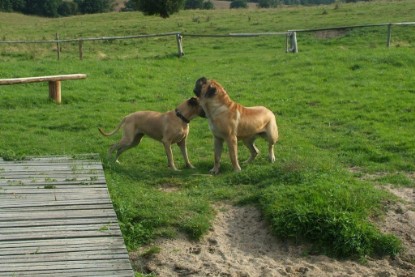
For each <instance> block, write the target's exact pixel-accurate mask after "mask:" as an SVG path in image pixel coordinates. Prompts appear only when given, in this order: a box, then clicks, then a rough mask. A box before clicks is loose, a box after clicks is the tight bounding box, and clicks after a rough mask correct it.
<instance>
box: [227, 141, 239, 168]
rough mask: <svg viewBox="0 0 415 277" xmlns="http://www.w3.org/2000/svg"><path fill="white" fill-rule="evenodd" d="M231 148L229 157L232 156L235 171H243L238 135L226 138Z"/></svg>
mask: <svg viewBox="0 0 415 277" xmlns="http://www.w3.org/2000/svg"><path fill="white" fill-rule="evenodd" d="M226 142H227V144H228V148H229V157H230V158H231V162H232V166H233V169H234V170H235V171H241V167H240V166H239V162H238V139H237V138H236V136H230V137H228V138H227V139H226Z"/></svg>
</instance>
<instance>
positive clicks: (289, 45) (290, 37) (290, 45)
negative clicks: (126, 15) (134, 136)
mask: <svg viewBox="0 0 415 277" xmlns="http://www.w3.org/2000/svg"><path fill="white" fill-rule="evenodd" d="M395 25H396V26H415V22H395V23H378V24H362V25H351V26H337V27H323V28H314V29H296V30H288V31H286V32H262V33H229V34H189V33H182V32H169V33H161V34H145V35H131V36H109V37H84V38H74V39H59V36H58V34H56V39H54V40H3V41H0V45H1V44H56V46H57V47H56V49H57V50H56V52H57V56H58V59H59V57H60V48H61V47H60V44H62V43H78V44H79V58H80V59H81V60H82V58H83V43H84V42H88V41H111V40H126V39H143V38H154V37H166V36H174V37H176V41H177V48H178V56H179V57H181V56H183V55H184V51H183V37H201V38H227V37H228V38H249V37H260V36H280V35H284V36H286V52H287V53H288V52H291V53H297V52H298V45H297V33H305V32H318V31H329V30H344V29H355V28H368V27H382V26H386V27H387V42H386V46H387V47H390V42H391V34H392V26H395Z"/></svg>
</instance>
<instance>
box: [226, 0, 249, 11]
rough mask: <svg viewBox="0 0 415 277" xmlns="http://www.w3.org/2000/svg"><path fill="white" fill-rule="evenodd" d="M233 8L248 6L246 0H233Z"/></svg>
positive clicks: (231, 6)
mask: <svg viewBox="0 0 415 277" xmlns="http://www.w3.org/2000/svg"><path fill="white" fill-rule="evenodd" d="M230 8H231V9H240V8H248V3H247V2H246V0H233V1H232V2H231V5H230Z"/></svg>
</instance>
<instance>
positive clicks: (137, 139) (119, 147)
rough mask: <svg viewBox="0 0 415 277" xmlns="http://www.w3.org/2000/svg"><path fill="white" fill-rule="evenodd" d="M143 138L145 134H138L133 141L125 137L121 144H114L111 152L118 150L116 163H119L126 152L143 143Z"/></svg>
mask: <svg viewBox="0 0 415 277" xmlns="http://www.w3.org/2000/svg"><path fill="white" fill-rule="evenodd" d="M143 137H144V134H143V133H138V134H136V135H135V137H134V139H133V140H132V141H131V139H129V138H127V137H124V138H122V139H121V141H120V142H119V143H116V144H114V145H113V146H112V147H111V149H110V150H111V151H114V150H115V149H116V150H117V154H116V155H115V162H117V163H119V160H118V158H119V157H120V155H121V154H122V153H123V152H125V151H126V150H128V149H130V148H133V147H135V146H137V145H138V144H139V143H140V142H141V139H142V138H143Z"/></svg>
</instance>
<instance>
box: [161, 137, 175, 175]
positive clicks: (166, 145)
mask: <svg viewBox="0 0 415 277" xmlns="http://www.w3.org/2000/svg"><path fill="white" fill-rule="evenodd" d="M163 145H164V150H165V151H166V155H167V161H168V165H169V168H171V169H173V170H177V168H176V166H175V165H174V160H173V152H172V151H171V143H170V142H163Z"/></svg>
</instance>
